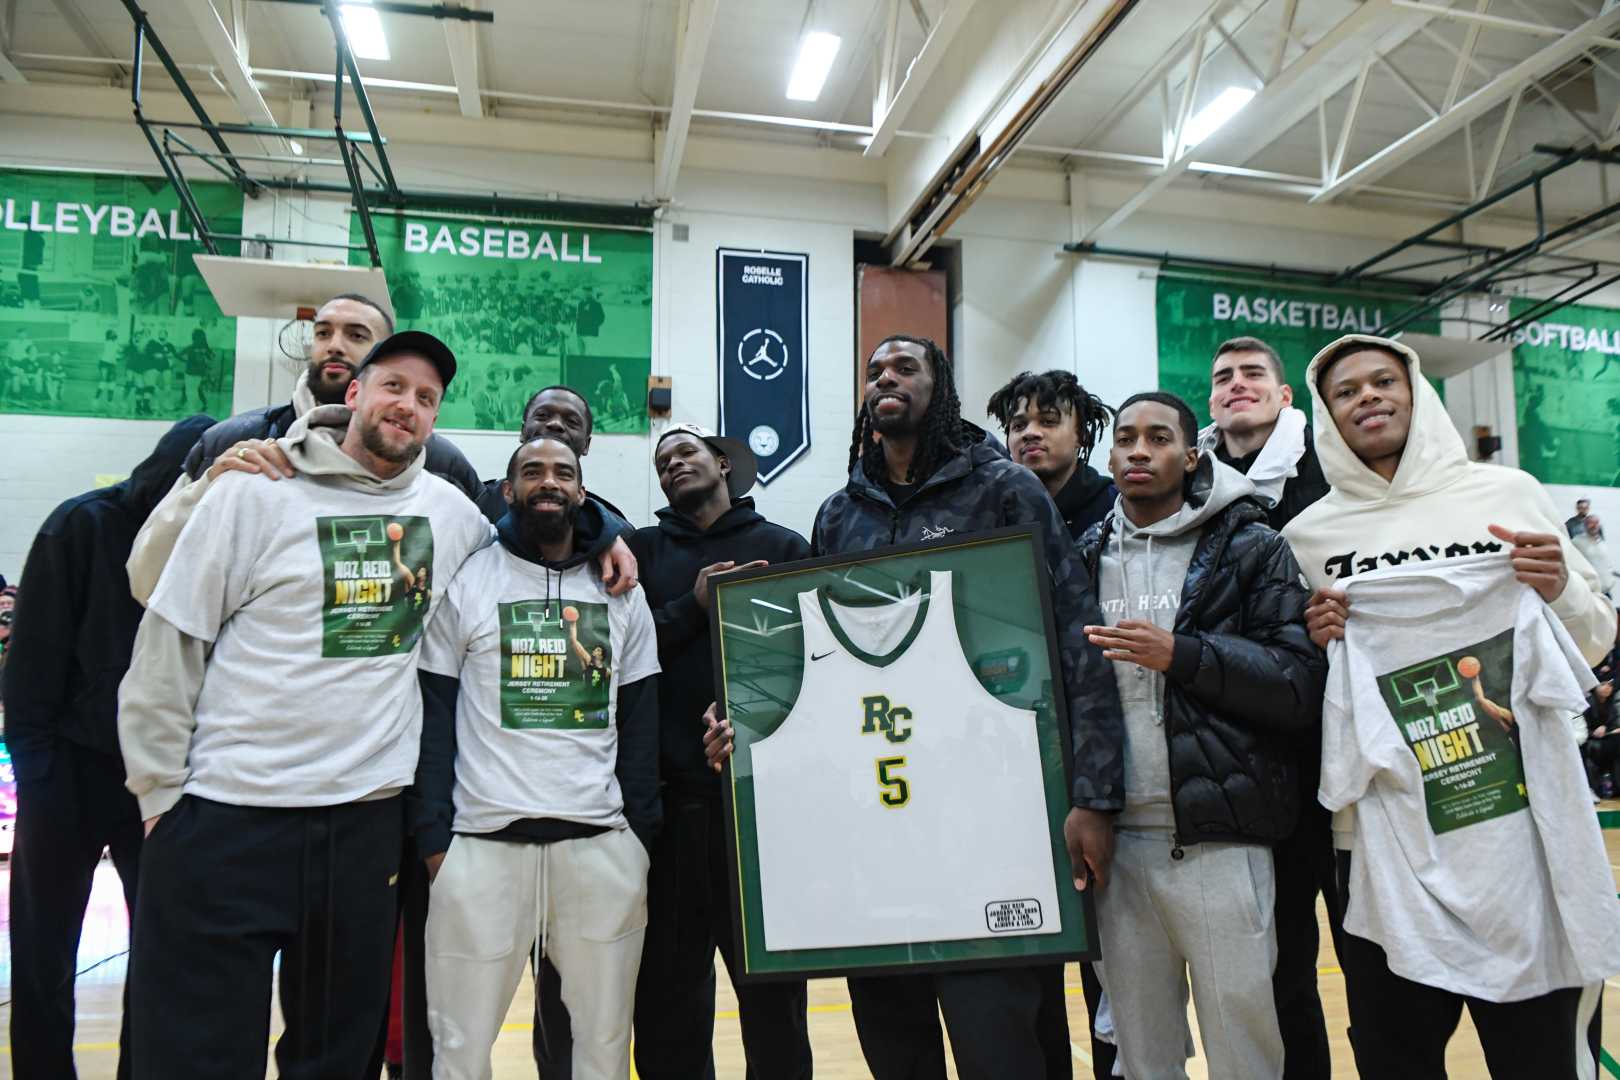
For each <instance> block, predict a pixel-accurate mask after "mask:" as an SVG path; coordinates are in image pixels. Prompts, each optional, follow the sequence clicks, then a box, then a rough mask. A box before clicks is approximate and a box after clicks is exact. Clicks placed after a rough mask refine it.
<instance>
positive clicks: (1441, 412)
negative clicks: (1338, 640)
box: [1283, 334, 1615, 850]
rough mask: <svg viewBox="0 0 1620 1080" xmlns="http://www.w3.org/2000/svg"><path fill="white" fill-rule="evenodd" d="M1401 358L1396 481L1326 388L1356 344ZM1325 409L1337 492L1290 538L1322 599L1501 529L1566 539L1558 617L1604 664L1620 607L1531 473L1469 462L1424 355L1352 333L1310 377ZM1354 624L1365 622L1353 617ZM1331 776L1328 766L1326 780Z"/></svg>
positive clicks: (1346, 827)
mask: <svg viewBox="0 0 1620 1080" xmlns="http://www.w3.org/2000/svg"><path fill="white" fill-rule="evenodd" d="M1351 341H1358V342H1362V343H1365V344H1369V345H1377V346H1382V347H1384V348H1388V349H1393V350H1394V351H1395V352H1396V353H1398V354H1399V355H1400V356H1401V357H1402V358H1404V359H1405V361H1406V365H1407V372H1408V375H1409V376H1410V379H1411V384H1412V421H1411V427H1410V429H1409V430H1408V433H1407V437H1406V447H1405V449H1404V450H1403V451H1402V453H1401V462H1400V465H1399V466H1398V467H1397V468H1396V470H1395V476H1394V479H1392V480H1385V479H1384V478H1383V477H1381V476H1379V475H1378V474H1377V473H1376V472H1374V471H1373V470H1372V469H1371V468H1370V467H1368V465H1367V464H1366V463H1365V462H1363V461H1362V460H1361V459H1360V458H1359V457H1357V456H1356V454H1355V452H1354V451H1352V450H1351V449H1350V446H1349V444H1348V443H1346V442H1345V441H1344V436H1343V435H1341V434H1339V427H1338V424H1337V423H1335V422H1334V419H1333V414H1332V412H1331V411H1330V409H1329V408H1328V404H1327V402H1325V401H1323V400H1322V395H1321V392H1320V391H1319V390H1318V389H1317V385H1316V379H1317V372H1318V371H1319V370H1320V368H1321V365H1322V361H1323V360H1324V359H1325V358H1326V357H1327V356H1329V355H1331V354H1332V353H1333V351H1334V350H1335V349H1337V348H1338V347H1339V346H1340V345H1343V344H1344V343H1346V342H1351ZM1305 381H1306V382H1307V383H1308V384H1309V386H1310V391H1311V402H1312V406H1313V408H1314V410H1315V412H1314V424H1313V427H1314V429H1315V433H1316V454H1317V457H1318V459H1319V460H1320V461H1321V463H1322V472H1323V474H1324V475H1325V476H1326V477H1327V480H1328V483H1329V484H1331V485H1332V490H1331V491H1329V492H1328V494H1327V495H1325V496H1323V497H1322V498H1321V499H1320V500H1319V501H1317V502H1316V503H1314V504H1313V505H1311V506H1310V507H1309V508H1307V509H1306V510H1305V511H1304V512H1302V513H1301V514H1300V515H1299V516H1298V517H1296V518H1295V519H1294V520H1293V521H1291V522H1289V523H1288V525H1287V527H1286V528H1284V529H1283V537H1284V538H1285V539H1286V540H1287V541H1288V544H1289V546H1290V547H1291V548H1293V551H1294V557H1295V558H1296V559H1298V560H1299V565H1300V569H1301V570H1302V571H1303V572H1304V574H1305V578H1306V580H1307V582H1309V584H1310V586H1311V588H1312V589H1320V588H1325V587H1334V586H1336V584H1337V583H1338V582H1339V581H1340V579H1342V578H1346V577H1348V576H1350V575H1352V574H1359V573H1365V572H1367V571H1371V570H1377V569H1383V568H1386V567H1390V566H1400V565H1402V564H1404V563H1407V562H1409V561H1415V562H1424V563H1432V562H1439V561H1444V560H1447V559H1460V558H1465V557H1467V556H1470V555H1483V554H1485V553H1487V552H1497V551H1506V550H1508V546H1507V545H1505V544H1504V543H1502V541H1500V540H1498V539H1496V537H1495V536H1493V535H1491V532H1490V530H1489V528H1488V526H1490V525H1493V524H1494V525H1501V526H1504V527H1505V528H1509V529H1515V530H1527V531H1532V532H1540V533H1551V534H1553V535H1555V536H1557V537H1558V538H1559V543H1560V544H1561V545H1562V546H1563V549H1564V559H1565V562H1566V564H1567V565H1568V568H1569V583H1568V584H1567V585H1566V586H1565V587H1564V591H1563V592H1562V593H1560V594H1559V596H1558V597H1557V599H1555V600H1554V601H1553V602H1552V604H1551V605H1550V606H1551V607H1552V611H1553V614H1554V615H1555V616H1556V617H1557V618H1558V620H1559V622H1560V623H1562V624H1563V626H1564V629H1565V630H1566V631H1568V632H1569V635H1570V637H1571V638H1573V639H1574V641H1575V645H1576V647H1577V648H1578V649H1580V651H1581V654H1582V655H1583V656H1585V657H1586V659H1587V661H1588V662H1589V663H1592V664H1596V663H1597V662H1598V661H1599V660H1601V659H1602V658H1603V657H1604V655H1606V654H1607V653H1608V651H1609V650H1610V649H1611V648H1613V646H1614V638H1615V614H1614V608H1613V607H1612V606H1610V604H1609V602H1608V600H1606V599H1605V598H1604V596H1603V590H1602V585H1601V583H1600V582H1599V581H1598V578H1597V574H1596V572H1594V571H1593V569H1592V566H1591V564H1590V563H1588V562H1587V561H1586V557H1585V556H1583V555H1582V554H1581V553H1580V552H1579V551H1577V550H1576V549H1575V547H1574V545H1573V544H1571V543H1570V541H1569V538H1568V535H1567V532H1566V530H1565V529H1564V528H1563V519H1562V518H1561V517H1559V515H1558V512H1557V511H1556V510H1555V509H1554V508H1553V503H1552V499H1551V498H1550V497H1549V496H1548V495H1547V492H1546V491H1545V490H1544V489H1543V488H1542V486H1541V484H1540V483H1538V482H1537V481H1536V479H1535V478H1534V477H1532V476H1531V475H1530V474H1529V473H1526V472H1522V471H1521V470H1519V469H1510V468H1507V467H1505V466H1501V465H1491V464H1487V463H1485V462H1477V461H1470V460H1468V453H1467V451H1466V450H1465V449H1464V448H1463V441H1462V436H1460V435H1459V434H1457V428H1456V427H1455V426H1454V425H1453V424H1452V422H1451V417H1450V416H1449V415H1448V414H1447V413H1446V409H1445V405H1444V404H1442V403H1441V401H1440V395H1439V394H1437V393H1435V391H1434V387H1432V386H1430V385H1429V382H1428V380H1427V379H1425V378H1423V371H1422V365H1421V364H1420V362H1419V360H1418V355H1417V353H1416V352H1414V351H1412V349H1410V348H1409V347H1407V346H1405V345H1403V344H1401V343H1400V342H1398V341H1392V340H1389V339H1387V338H1379V337H1372V336H1369V335H1365V334H1347V335H1345V336H1344V337H1342V338H1340V339H1339V340H1338V341H1335V342H1333V343H1332V344H1331V345H1328V346H1327V347H1326V348H1324V349H1323V350H1322V351H1321V352H1319V353H1317V354H1316V356H1315V358H1314V359H1312V360H1311V363H1310V366H1309V367H1308V368H1307V369H1306V372H1305ZM1350 618H1351V619H1354V618H1355V612H1354V610H1353V609H1352V611H1351V614H1350ZM1329 765H1330V763H1329V762H1327V761H1326V760H1325V759H1324V762H1323V766H1324V770H1325V769H1326V768H1327V767H1328V766H1329ZM1333 832H1334V844H1335V845H1336V846H1337V847H1338V848H1340V849H1341V850H1350V849H1351V848H1352V847H1353V845H1354V833H1355V807H1354V806H1353V805H1352V806H1350V807H1348V808H1347V809H1345V810H1341V811H1339V812H1338V813H1336V814H1334V817H1333Z"/></svg>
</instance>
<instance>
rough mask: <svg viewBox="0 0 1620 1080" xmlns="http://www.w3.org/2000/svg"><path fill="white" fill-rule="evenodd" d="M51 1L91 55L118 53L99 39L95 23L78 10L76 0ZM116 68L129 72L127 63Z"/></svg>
mask: <svg viewBox="0 0 1620 1080" xmlns="http://www.w3.org/2000/svg"><path fill="white" fill-rule="evenodd" d="M52 2H53V3H54V4H55V5H56V10H57V12H58V13H59V14H60V15H61V16H62V21H63V22H65V23H67V24H68V29H69V30H71V31H73V36H74V37H76V38H78V39H79V43H80V44H81V45H83V46H84V47H85V48H86V49H88V50H90V52H91V53H92V54H93V55H95V56H114V57H115V56H117V55H118V54H117V53H115V52H113V51H112V50H111V49H109V48H107V43H106V42H105V41H102V40H101V35H100V34H98V33H97V32H96V28H95V24H94V23H92V22H91V21H90V20H89V19H87V18H85V14H84V12H83V11H82V10H80V8H79V4H78V0H52ZM118 70H119V71H120V72H122V73H124V74H126V75H127V74H129V65H128V64H120V65H119V66H118Z"/></svg>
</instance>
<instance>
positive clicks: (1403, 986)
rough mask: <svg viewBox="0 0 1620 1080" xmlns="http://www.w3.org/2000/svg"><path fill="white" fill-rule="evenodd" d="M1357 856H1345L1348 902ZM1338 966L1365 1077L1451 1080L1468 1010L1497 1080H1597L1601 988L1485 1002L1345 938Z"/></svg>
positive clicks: (1342, 877) (1343, 887) (1342, 872)
mask: <svg viewBox="0 0 1620 1080" xmlns="http://www.w3.org/2000/svg"><path fill="white" fill-rule="evenodd" d="M1349 874H1350V856H1349V855H1348V854H1347V853H1340V855H1339V874H1338V880H1339V889H1340V892H1341V893H1342V894H1344V895H1346V896H1348V892H1349V890H1348V887H1347V886H1348V881H1349ZM1343 940H1344V948H1343V951H1342V952H1341V953H1340V954H1339V962H1340V964H1341V965H1342V966H1343V968H1344V989H1345V997H1346V999H1347V1002H1348V1004H1349V1006H1350V1032H1351V1044H1352V1049H1354V1051H1355V1055H1356V1068H1357V1069H1358V1070H1359V1071H1360V1073H1361V1075H1362V1076H1368V1077H1372V1076H1376V1077H1378V1080H1445V1076H1446V1044H1447V1043H1448V1042H1450V1041H1451V1036H1452V1034H1453V1033H1454V1032H1455V1031H1456V1030H1457V1022H1458V1021H1459V1020H1460V1019H1461V1018H1462V1011H1463V1007H1464V1006H1466V1007H1467V1008H1468V1015H1469V1016H1470V1017H1471V1018H1472V1019H1473V1021H1474V1030H1475V1031H1476V1032H1478V1034H1479V1043H1480V1046H1481V1048H1482V1049H1483V1050H1484V1051H1485V1066H1486V1068H1487V1069H1488V1070H1489V1071H1490V1075H1491V1077H1492V1080H1579V1078H1581V1077H1586V1076H1598V1075H1601V1073H1600V1072H1599V1071H1598V1068H1597V1062H1596V1059H1597V1056H1598V1046H1599V1043H1600V1040H1601V1036H1602V1031H1601V1019H1602V1015H1603V1009H1602V993H1601V987H1598V988H1595V989H1591V990H1582V989H1581V988H1580V987H1571V988H1569V989H1564V990H1554V991H1553V992H1552V993H1550V994H1543V995H1542V996H1541V997H1536V998H1530V999H1528V1000H1526V1001H1512V1002H1506V1003H1500V1002H1492V1001H1483V1000H1481V999H1479V998H1474V997H1467V996H1465V995H1463V994H1457V993H1453V992H1452V991H1450V990H1441V989H1439V988H1437V987H1433V986H1425V985H1424V984H1422V983H1417V982H1413V981H1412V980H1410V979H1405V978H1402V977H1401V976H1399V975H1397V974H1395V973H1394V972H1392V971H1390V970H1389V957H1388V956H1387V955H1386V954H1385V953H1384V950H1383V949H1382V948H1381V947H1380V946H1378V945H1377V944H1376V943H1374V942H1371V941H1368V940H1367V939H1365V938H1360V937H1357V936H1355V935H1354V934H1350V933H1346V934H1344V935H1343Z"/></svg>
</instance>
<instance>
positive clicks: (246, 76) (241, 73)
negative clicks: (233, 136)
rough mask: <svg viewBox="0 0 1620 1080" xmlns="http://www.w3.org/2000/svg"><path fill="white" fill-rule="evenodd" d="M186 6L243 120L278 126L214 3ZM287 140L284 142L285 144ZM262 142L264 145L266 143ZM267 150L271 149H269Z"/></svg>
mask: <svg viewBox="0 0 1620 1080" xmlns="http://www.w3.org/2000/svg"><path fill="white" fill-rule="evenodd" d="M184 6H185V8H186V10H187V11H189V12H190V13H191V20H192V22H193V23H195V24H196V27H197V32H198V34H199V35H201V37H202V39H203V44H205V45H207V46H208V54H209V56H211V57H212V58H213V61H214V65H215V66H216V67H217V68H218V69H219V76H220V78H221V79H223V80H224V82H225V88H226V89H227V90H229V91H230V94H231V100H232V101H234V102H236V107H237V108H239V109H241V110H242V117H243V119H245V120H246V121H247V122H248V123H250V124H263V125H265V126H266V127H275V126H277V124H276V117H275V114H274V113H272V112H271V111H270V106H269V105H267V104H266V103H265V100H264V96H263V95H262V94H260V93H259V88H258V87H257V86H254V85H253V73H252V72H251V71H249V70H248V66H247V65H246V64H245V63H243V62H242V57H241V55H240V54H239V53H238V52H237V51H236V42H234V41H232V40H231V35H230V33H229V31H227V30H226V29H225V22H224V20H222V19H221V18H220V17H219V12H218V11H216V10H215V8H214V5H213V2H212V0H184ZM285 141H286V140H283V143H285ZM260 142H261V144H262V143H263V140H260ZM266 149H267V150H268V147H267V148H266ZM279 152H281V153H293V152H294V151H293V148H292V147H291V146H290V145H284V146H283V147H282V148H280V151H279Z"/></svg>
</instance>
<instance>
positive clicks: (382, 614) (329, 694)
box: [118, 331, 490, 1080]
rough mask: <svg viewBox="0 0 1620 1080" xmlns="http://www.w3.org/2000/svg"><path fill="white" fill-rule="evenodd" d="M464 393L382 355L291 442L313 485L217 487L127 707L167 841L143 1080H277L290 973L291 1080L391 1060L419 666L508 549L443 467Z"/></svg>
mask: <svg viewBox="0 0 1620 1080" xmlns="http://www.w3.org/2000/svg"><path fill="white" fill-rule="evenodd" d="M454 374H455V358H454V356H452V355H451V353H450V350H449V349H448V348H446V347H445V345H444V344H443V343H442V342H440V341H439V340H438V339H437V338H434V337H433V336H432V335H430V334H425V333H421V332H418V331H407V332H405V333H401V334H395V335H393V336H392V337H390V338H388V339H386V340H384V341H383V342H381V343H380V344H378V345H377V346H376V347H375V348H374V349H373V350H372V352H371V353H370V355H369V356H368V357H367V358H366V360H365V362H364V363H363V364H362V365H361V367H360V370H359V373H358V374H357V376H356V378H355V379H354V381H353V382H352V383H351V384H350V386H349V389H348V392H347V396H346V402H347V404H346V405H327V406H320V407H317V408H315V409H313V410H311V411H310V412H308V413H306V414H305V415H304V416H302V417H300V418H299V419H298V421H297V423H295V424H294V425H293V427H292V429H291V430H290V431H289V432H288V433H287V435H286V436H285V437H284V438H283V439H282V440H280V446H281V449H282V450H283V451H284V452H285V453H286V454H287V456H288V457H289V458H290V460H291V461H292V462H293V464H294V466H295V468H296V475H295V476H293V477H291V478H289V479H287V480H284V481H282V482H281V483H276V484H268V483H264V482H262V481H260V480H258V479H253V478H247V477H243V476H240V475H237V474H230V473H228V474H226V475H224V476H222V477H220V478H219V480H217V481H216V482H215V483H214V484H212V485H211V486H210V487H209V489H208V490H207V492H206V493H205V494H204V495H203V497H202V498H201V500H200V501H198V503H197V505H196V508H195V510H194V511H193V512H192V513H191V515H190V518H189V520H188V521H187V522H186V525H185V528H184V529H183V530H182V531H181V533H180V536H179V539H178V540H177V541H176V543H175V548H174V555H173V557H172V558H171V559H170V560H169V562H168V566H167V567H166V568H165V570H164V571H163V574H162V576H161V577H160V578H159V579H158V581H157V587H156V589H155V590H154V591H153V593H152V596H151V599H150V602H149V603H148V605H147V613H146V616H145V618H143V619H142V621H141V626H140V630H139V632H138V634H137V637H136V642H135V652H134V657H133V660H132V662H131V664H130V673H129V675H128V676H127V677H126V678H125V679H124V682H123V684H122V686H121V687H120V692H119V717H118V728H119V738H120V743H121V746H122V750H123V756H124V764H125V769H126V772H127V774H128V787H129V789H130V791H131V792H133V793H134V795H135V797H136V799H137V800H138V801H139V803H140V808H141V817H142V818H143V819H144V820H145V827H146V836H147V841H146V847H145V850H144V852H143V862H142V867H141V879H140V891H139V898H138V900H137V904H136V916H135V924H134V927H133V931H132V950H131V960H130V972H129V985H130V994H129V999H130V1007H131V1018H130V1030H131V1042H132V1044H133V1057H134V1068H133V1075H134V1077H135V1080H143V1078H151V1080H159V1078H162V1080H172V1078H177V1077H198V1078H203V1077H219V1076H259V1075H263V1073H264V1068H265V1060H264V1059H265V1046H266V1043H267V1042H268V1040H269V1024H270V1007H269V1004H270V1003H269V987H270V983H271V970H272V962H273V960H274V958H275V956H276V954H277V953H278V952H279V953H280V954H281V958H282V961H281V980H280V985H281V1003H282V1013H283V1015H284V1016H285V1017H286V1021H287V1030H286V1032H285V1033H284V1034H283V1036H282V1037H281V1039H280V1041H279V1042H278V1043H277V1044H276V1059H277V1066H278V1071H279V1072H280V1074H281V1075H282V1076H287V1077H321V1076H359V1075H361V1074H362V1073H363V1071H364V1070H365V1068H366V1065H367V1062H368V1060H369V1059H370V1057H371V1053H372V1048H373V1046H374V1044H375V1042H376V1038H377V1032H378V1031H379V1030H380V1027H381V1023H382V1017H383V1013H384V1010H385V1008H386V1006H387V997H388V975H389V968H390V965H389V959H390V956H391V954H392V949H393V937H394V921H395V905H396V896H395V888H396V884H397V881H398V878H399V869H400V851H401V846H402V834H403V809H402V801H403V800H402V799H401V798H400V793H401V792H402V791H403V790H404V789H405V788H406V787H407V786H409V785H410V784H411V782H412V780H413V778H414V774H415V770H416V762H417V750H418V744H419V738H420V731H421V724H422V700H421V695H420V693H419V692H418V690H417V684H416V679H415V677H414V676H415V669H416V665H417V656H418V653H419V652H420V648H421V641H422V637H423V631H424V629H425V627H426V625H427V623H428V621H429V620H430V619H431V618H432V617H433V614H434V613H435V611H436V610H437V608H438V606H439V600H440V592H441V589H442V585H443V584H445V583H448V582H449V580H450V578H451V577H452V576H453V575H454V574H455V572H456V571H457V569H459V568H460V566H461V564H462V562H463V561H464V560H465V559H466V558H467V556H468V555H470V554H472V552H474V551H476V550H477V549H478V548H480V547H482V546H484V545H485V544H487V543H488V542H489V540H490V530H489V525H488V523H487V522H486V521H485V520H484V518H483V515H482V514H480V513H479V512H478V509H477V507H475V506H474V505H473V503H472V501H471V500H469V499H468V498H467V497H466V496H465V495H464V494H462V493H461V492H459V491H457V490H456V489H455V488H454V487H452V486H451V485H450V484H448V483H446V482H445V481H444V480H441V479H440V478H438V477H436V476H434V475H432V474H430V473H427V472H425V471H424V467H423V466H424V460H423V458H424V455H423V453H422V449H423V445H424V444H425V442H426V441H427V439H428V437H429V436H430V435H431V434H432V432H433V424H434V420H435V419H436V417H437V415H438V409H439V403H440V401H441V400H442V399H443V396H444V388H445V387H446V386H447V385H448V384H449V382H450V380H451V378H452V377H453V376H454ZM289 701H298V702H303V703H304V707H303V708H302V709H290V708H288V702H289Z"/></svg>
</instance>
